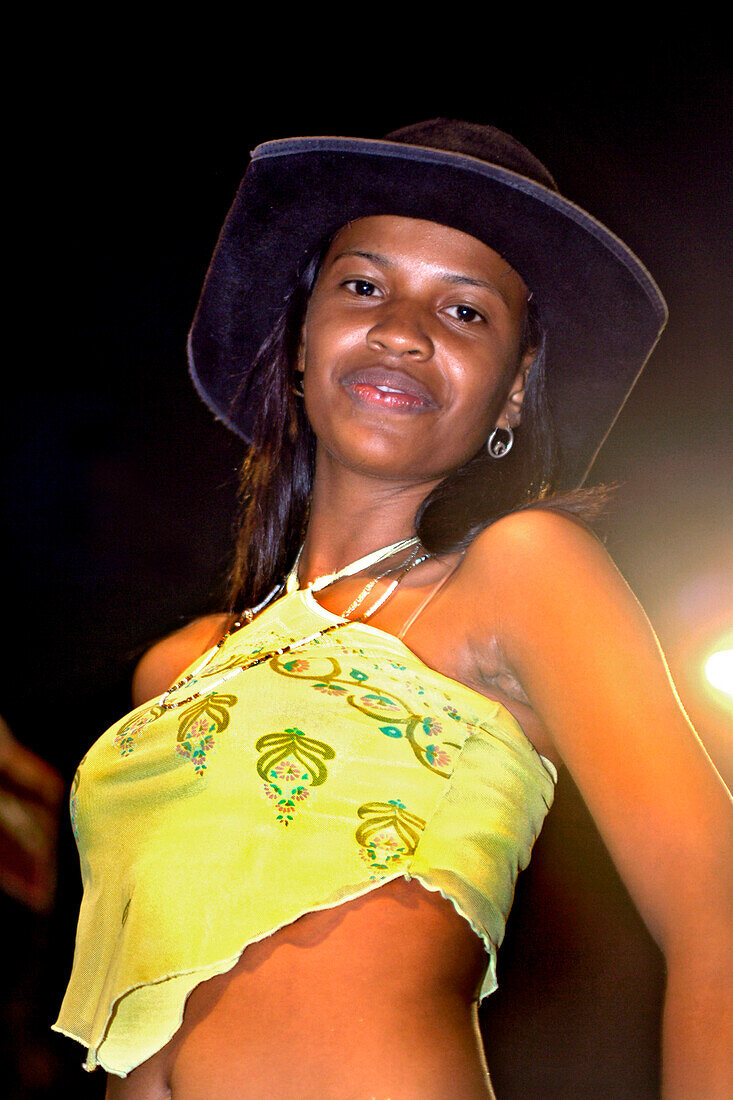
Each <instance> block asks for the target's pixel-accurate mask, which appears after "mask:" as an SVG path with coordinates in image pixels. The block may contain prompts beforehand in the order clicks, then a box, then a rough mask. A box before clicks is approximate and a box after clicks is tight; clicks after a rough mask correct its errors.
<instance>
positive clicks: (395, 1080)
mask: <svg viewBox="0 0 733 1100" xmlns="http://www.w3.org/2000/svg"><path fill="white" fill-rule="evenodd" d="M485 966H486V956H485V953H484V950H483V946H482V944H481V941H480V940H479V939H478V937H477V936H476V935H475V933H474V932H473V931H472V930H471V928H470V926H469V925H468V923H467V921H465V920H464V918H462V917H461V916H459V914H458V913H456V911H455V910H454V908H453V906H452V905H451V904H450V903H449V902H447V901H446V900H445V899H444V898H443V897H441V895H439V894H435V893H431V892H429V891H427V890H426V889H425V888H423V887H422V886H420V885H419V883H417V882H415V881H410V882H408V881H405V880H404V879H400V880H395V881H394V882H390V883H388V884H386V885H385V886H382V887H380V888H379V889H378V890H375V891H373V892H372V893H371V894H368V895H366V896H364V897H361V898H358V899H355V900H354V901H351V902H347V903H345V904H343V905H340V906H338V907H336V908H334V909H327V910H322V911H320V912H315V913H309V914H306V915H305V916H304V917H301V918H300V919H299V920H297V921H295V922H294V923H293V924H292V925H288V926H287V927H285V928H282V929H280V930H279V931H278V932H276V933H274V934H273V935H272V936H269V937H268V938H266V939H264V940H261V941H260V942H258V943H254V944H251V945H250V946H249V947H248V948H247V949H246V950H245V951H244V953H243V954H242V956H241V957H240V959H239V961H238V962H237V964H236V965H235V966H234V967H233V968H232V969H231V970H230V971H228V972H226V973H225V974H220V975H218V976H217V977H215V978H211V979H210V980H208V981H206V982H203V983H201V984H200V985H199V986H197V987H196V989H194V991H193V993H192V994H191V995H190V997H189V999H188V1002H187V1005H186V1010H185V1014H184V1019H183V1024H182V1026H181V1028H180V1030H179V1032H178V1033H177V1034H176V1035H175V1036H174V1038H173V1040H172V1041H171V1042H170V1043H169V1044H168V1046H167V1047H165V1048H164V1049H163V1050H161V1051H160V1052H159V1053H158V1054H157V1055H155V1056H154V1057H153V1058H152V1059H150V1060H149V1063H146V1064H144V1065H143V1066H141V1067H139V1069H138V1070H136V1071H134V1072H133V1074H131V1075H130V1078H128V1081H129V1087H134V1088H135V1089H137V1087H138V1085H139V1084H140V1081H141V1079H142V1078H143V1077H146V1078H147V1077H149V1078H150V1080H151V1081H152V1080H156V1081H157V1082H158V1087H159V1089H160V1090H161V1091H158V1092H156V1091H154V1090H153V1089H152V1087H151V1091H150V1092H149V1094H148V1093H147V1092H142V1093H139V1094H138V1092H137V1091H135V1092H134V1095H135V1096H138V1095H142V1096H145V1097H146V1100H147V1098H148V1095H149V1097H150V1100H153V1098H157V1097H158V1096H161V1097H162V1096H165V1095H167V1093H166V1092H165V1091H163V1090H164V1089H165V1088H168V1087H170V1089H171V1092H170V1095H171V1096H172V1097H173V1100H207V1098H208V1097H212V1098H213V1097H214V1096H217V1095H227V1096H231V1097H232V1098H235V1097H237V1096H239V1095H241V1096H242V1097H245V1096H246V1097H248V1098H250V1097H252V1098H254V1097H259V1096H262V1097H265V1096H267V1097H270V1096H272V1095H273V1091H272V1088H273V1080H276V1081H277V1083H278V1089H277V1091H280V1090H281V1089H283V1088H284V1089H285V1090H286V1091H287V1092H288V1094H289V1095H294V1096H298V1097H306V1096H310V1095H313V1096H319V1097H320V1098H322V1100H325V1098H327V1097H330V1096H333V1097H334V1098H335V1097H339V1100H341V1098H342V1097H343V1096H344V1095H351V1093H350V1092H347V1091H344V1090H345V1089H346V1087H347V1086H348V1087H350V1088H353V1089H354V1090H355V1091H354V1093H353V1094H354V1095H355V1096H356V1095H358V1096H359V1097H361V1096H364V1097H367V1096H371V1095H375V1096H380V1097H384V1096H395V1097H397V1096H399V1097H402V1096H405V1097H407V1096H412V1095H415V1096H420V1097H425V1098H428V1097H433V1096H434V1097H436V1100H437V1098H438V1097H443V1096H447V1095H455V1093H456V1085H455V1082H456V1074H458V1079H459V1081H460V1088H459V1089H458V1094H459V1095H461V1096H466V1097H473V1096H476V1097H481V1098H482V1100H483V1098H484V1097H488V1096H490V1095H491V1094H490V1093H489V1092H488V1091H487V1085H486V1070H485V1065H484V1063H483V1055H482V1049H481V1043H480V1038H479V1035H478V1026H477V1017H476V999H477V996H478V991H479V987H480V983H481V979H482V976H483V972H484V970H485ZM458 1051H460V1052H461V1053H460V1056H459V1055H458V1053H457V1052H458ZM446 1053H449V1054H450V1058H449V1061H448V1063H446V1059H445V1056H446ZM446 1075H447V1076H446ZM214 1082H216V1087H214ZM311 1086H313V1091H312V1093H311V1092H309V1091H308V1088H309V1087H311ZM217 1088H218V1089H219V1090H220V1091H219V1092H217ZM238 1089H239V1090H240V1091H237V1090H238ZM258 1089H259V1090H260V1091H258ZM209 1090H211V1091H209ZM319 1090H320V1091H319ZM329 1090H330V1091H329ZM410 1090H412V1091H410ZM430 1090H433V1091H430ZM441 1090H442V1091H441ZM119 1095H120V1096H121V1097H124V1096H125V1095H126V1093H125V1092H120V1093H119ZM129 1095H130V1096H132V1095H133V1092H130V1094H129Z"/></svg>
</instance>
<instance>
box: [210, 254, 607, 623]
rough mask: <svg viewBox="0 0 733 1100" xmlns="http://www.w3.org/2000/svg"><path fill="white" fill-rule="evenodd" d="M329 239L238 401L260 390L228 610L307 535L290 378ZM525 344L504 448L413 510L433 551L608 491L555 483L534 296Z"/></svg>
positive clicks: (302, 424) (287, 559) (304, 459)
mask: <svg viewBox="0 0 733 1100" xmlns="http://www.w3.org/2000/svg"><path fill="white" fill-rule="evenodd" d="M330 244H331V239H329V240H328V241H326V242H325V244H324V245H323V246H322V248H321V249H319V251H318V252H317V253H316V254H315V255H313V256H312V257H311V259H310V261H309V262H308V263H307V264H306V265H305V267H304V268H303V270H302V272H301V274H300V276H299V278H298V279H297V281H296V283H295V286H294V287H293V290H292V291H291V293H290V296H289V298H288V300H287V302H286V304H285V306H284V308H283V309H282V311H281V313H280V315H279V317H278V319H277V321H276V323H275V325H274V327H273V329H272V331H271V333H270V335H269V336H268V338H267V339H266V340H265V342H264V343H263V344H262V347H261V348H260V350H259V352H258V354H257V358H256V359H255V362H254V364H253V367H252V370H251V371H250V372H248V375H247V377H246V380H245V381H244V383H243V385H242V387H241V388H240V391H239V392H238V394H237V398H236V400H235V404H236V403H239V402H242V403H244V404H247V402H248V401H249V400H254V399H256V400H257V401H258V403H259V404H260V407H261V412H260V415H259V416H258V418H257V424H256V428H255V432H254V434H253V438H252V443H251V446H250V448H249V450H248V453H247V456H246V458H245V460H244V463H243V466H242V470H241V481H240V504H241V518H240V524H239V530H238V533H237V544H236V554H235V559H234V564H233V568H232V573H231V577H230V586H229V592H230V609H231V610H232V611H234V610H239V609H240V608H242V607H255V606H256V605H257V604H258V603H260V602H261V601H262V600H263V599H264V598H265V597H266V595H267V594H268V593H269V592H270V591H271V590H272V589H273V587H275V586H276V585H277V584H279V583H280V582H281V581H282V580H283V578H284V577H285V576H286V574H287V572H288V570H289V569H290V568H291V567H292V564H293V562H294V561H295V557H296V554H297V552H298V548H299V546H300V544H301V542H302V540H303V537H304V535H305V528H306V524H307V522H308V514H309V506H310V494H311V488H312V484H313V471H314V463H315V449H316V441H315V435H314V433H313V429H312V428H311V426H310V424H309V422H308V418H307V417H306V414H305V408H304V404H303V400H302V398H299V397H297V396H296V395H295V393H294V390H293V387H294V384H295V377H296V376H295V364H296V362H297V358H298V351H299V346H300V340H301V333H302V329H303V322H304V320H305V314H306V310H307V308H308V302H309V299H310V295H311V292H312V290H313V287H314V286H315V283H316V279H317V278H318V273H319V271H320V267H321V264H322V262H323V260H324V258H325V256H326V253H327V251H328V249H329V247H330ZM529 348H536V349H537V354H536V355H535V359H534V361H533V363H532V367H531V370H530V372H529V375H528V381H527V390H526V393H525V397H524V402H523V405H522V422H521V425H520V426H519V427H518V428H516V429H515V435H516V441H515V444H514V446H513V448H512V450H511V451H510V453H509V454H508V455H507V456H505V457H504V458H502V459H500V460H496V459H493V458H491V457H490V456H489V454H488V452H487V450H486V448H485V447H482V448H481V451H480V452H479V453H478V454H477V455H475V456H474V457H473V458H472V459H470V461H469V462H467V463H466V464H465V465H464V466H462V467H461V468H460V469H458V470H455V471H453V472H452V473H451V474H449V475H448V476H447V477H445V478H444V479H443V480H442V481H441V482H440V483H439V484H438V485H437V486H436V487H435V488H434V489H433V490H432V492H430V493H429V494H428V496H427V497H426V498H425V500H424V501H423V502H422V504H421V505H420V507H419V509H418V511H417V514H416V516H415V531H416V533H417V535H418V536H419V537H420V541H421V543H422V544H423V546H424V547H425V549H426V550H428V551H430V552H431V553H435V554H447V553H450V552H452V551H456V550H462V549H465V547H467V546H468V545H469V544H470V543H471V542H472V540H473V539H474V538H475V537H476V535H478V534H479V533H480V532H481V531H483V530H484V529H485V528H486V527H488V526H489V525H490V524H491V523H493V522H494V521H495V520H497V519H499V518H500V517H501V516H504V515H507V514H508V513H509V512H514V511H518V510H520V509H524V508H530V507H534V508H537V507H543V508H553V509H559V510H562V511H565V512H568V513H570V514H572V515H573V516H574V517H575V518H577V519H579V520H580V521H581V522H583V523H590V522H592V521H593V520H594V519H595V518H596V517H597V515H598V514H599V513H600V512H601V510H602V509H603V506H604V504H605V501H606V498H607V496H608V491H607V490H606V489H604V488H603V487H601V488H594V489H577V490H574V491H572V492H564V493H557V492H556V491H555V490H556V487H557V468H558V458H559V456H558V449H557V444H556V433H555V429H554V425H553V423H552V418H551V415H550V409H549V405H548V402H547V396H546V362H545V339H544V333H543V330H542V325H541V318H540V315H539V312H538V309H537V305H536V303H535V301H534V299H533V298H532V297H530V300H529V303H528V306H527V311H526V314H525V321H524V327H523V331H522V334H521V338H520V348H519V356H518V359H521V357H522V356H523V355H524V354H525V352H526V351H527V350H528V349H529ZM255 395H256V396H255Z"/></svg>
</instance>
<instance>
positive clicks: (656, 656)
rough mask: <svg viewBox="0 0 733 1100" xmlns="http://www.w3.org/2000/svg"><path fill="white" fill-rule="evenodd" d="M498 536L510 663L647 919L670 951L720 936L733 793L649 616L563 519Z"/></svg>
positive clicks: (535, 519) (525, 516) (496, 572)
mask: <svg viewBox="0 0 733 1100" xmlns="http://www.w3.org/2000/svg"><path fill="white" fill-rule="evenodd" d="M509 520H511V521H512V522H509ZM487 534H488V533H487ZM499 539H501V544H502V545H501V554H496V550H497V546H496V545H494V546H493V547H492V550H493V554H492V561H493V562H494V563H496V562H497V561H498V562H499V563H500V564H499V565H498V566H497V565H496V564H493V565H492V582H493V583H494V585H495V586H496V588H497V590H498V592H500V593H501V596H500V598H499V603H498V604H497V610H496V613H497V614H500V615H501V616H502V620H501V624H500V630H501V637H502V644H503V647H504V652H505V656H506V658H507V660H508V662H509V663H510V665H511V667H512V668H513V669H514V670H515V671H516V674H517V676H518V678H519V679H520V681H521V683H522V685H523V687H524V689H525V690H526V692H527V695H528V697H529V699H530V701H531V703H532V706H533V707H534V708H535V709H536V710H537V712H538V713H539V715H540V718H541V720H542V721H543V723H544V725H545V727H546V729H547V731H548V733H549V735H550V737H551V739H552V742H553V744H554V746H555V748H556V750H557V753H558V754H559V756H560V757H561V759H562V760H563V762H564V763H565V764H566V765H567V767H568V769H569V771H570V772H571V774H572V776H573V778H574V780H575V782H576V783H577V785H578V788H579V789H580V791H581V794H582V795H583V798H584V800H585V802H586V804H587V806H588V808H589V810H590V812H591V814H592V816H593V818H594V820H595V822H596V824H597V826H598V828H599V830H600V832H601V834H602V836H603V838H604V840H605V842H606V844H607V846H608V849H609V851H610V853H611V856H612V857H613V859H614V861H615V863H616V864H617V866H618V868H619V870H620V872H621V874H622V877H623V878H624V881H625V883H626V885H627V887H628V889H629V891H630V892H631V894H632V896H633V897H634V900H635V901H636V904H637V905H638V907H639V909H640V911H641V913H642V916H643V917H644V918H645V920H646V922H647V924H648V925H649V927H650V930H651V931H652V933H653V934H654V935H655V937H656V938H657V940H658V941H659V942H660V943H661V944H662V946H663V947H664V948H665V950H666V951H668V952H669V951H673V950H674V948H675V945H676V944H677V943H678V942H680V937H682V939H684V938H685V937H686V936H688V935H689V932H690V930H691V929H695V928H696V927H697V928H698V930H701V928H702V925H701V922H703V924H704V927H705V932H706V934H708V933H709V932H710V928H711V923H712V924H714V925H716V934H717V933H719V934H720V936H722V935H723V934H724V932H723V928H722V924H723V923H725V922H726V921H727V920H729V915H730V911H731V910H730V906H731V905H733V882H732V881H731V867H730V851H731V840H733V810H732V807H731V801H730V796H729V795H728V792H727V791H726V788H725V786H724V784H723V783H722V781H721V780H720V777H719V776H718V774H717V772H716V771H715V769H714V768H713V766H712V764H711V763H710V760H709V758H708V756H707V754H706V752H705V750H704V748H703V746H702V744H701V742H700V740H699V739H698V738H697V736H696V734H695V732H694V731H693V730H692V728H691V726H690V724H689V722H688V720H687V718H686V715H685V714H684V711H683V710H682V707H681V705H680V703H679V700H678V698H677V696H676V693H675V691H674V688H673V686H672V683H671V680H670V678H669V674H668V671H667V667H666V664H665V662H664V658H663V656H662V653H661V651H660V649H659V645H658V643H657V640H656V638H655V636H654V632H653V631H652V629H651V626H650V624H649V622H648V620H647V619H646V616H645V615H644V613H643V611H642V609H641V607H640V606H639V604H638V602H637V601H636V599H635V597H634V596H633V594H632V593H631V591H630V590H629V588H628V586H627V585H626V583H625V582H624V580H623V579H622V577H621V576H620V574H619V573H618V571H617V570H616V569H615V567H614V566H613V564H612V562H611V561H610V559H609V557H608V555H607V554H606V552H605V550H604V549H603V547H602V546H601V545H600V543H598V542H597V541H596V540H595V539H594V538H593V536H591V535H590V534H589V533H588V532H586V531H584V530H583V529H582V528H581V527H579V526H578V525H577V524H574V523H570V522H568V521H567V520H566V519H565V518H564V517H562V516H561V515H557V514H554V513H551V512H543V511H539V510H538V511H535V512H526V513H520V514H517V515H515V516H513V517H508V520H507V521H506V522H505V523H504V530H503V531H499V530H498V524H497V531H496V539H495V541H498V540H499ZM487 542H488V540H487ZM485 550H486V551H487V552H488V551H489V547H488V546H487V547H485ZM687 942H688V945H689V939H688V940H687Z"/></svg>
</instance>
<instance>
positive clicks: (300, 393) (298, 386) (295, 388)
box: [290, 370, 305, 397]
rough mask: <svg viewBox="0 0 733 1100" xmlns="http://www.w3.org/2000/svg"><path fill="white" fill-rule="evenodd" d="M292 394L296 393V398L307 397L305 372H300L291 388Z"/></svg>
mask: <svg viewBox="0 0 733 1100" xmlns="http://www.w3.org/2000/svg"><path fill="white" fill-rule="evenodd" d="M290 391H291V393H294V394H295V396H296V397H305V390H304V389H303V372H302V371H300V370H299V371H298V372H297V377H296V379H295V382H294V383H293V385H292V386H291V387H290Z"/></svg>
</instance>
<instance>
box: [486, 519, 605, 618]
mask: <svg viewBox="0 0 733 1100" xmlns="http://www.w3.org/2000/svg"><path fill="white" fill-rule="evenodd" d="M465 564H466V573H467V574H469V575H470V577H471V579H472V580H474V581H476V582H480V580H481V579H482V578H484V579H485V580H490V581H491V582H492V584H494V585H496V584H499V585H501V586H502V587H504V586H509V589H510V594H511V591H512V590H514V589H515V586H516V595H517V597H519V596H521V595H524V596H525V597H530V596H531V597H532V598H535V597H536V595H537V592H538V591H540V590H543V589H546V587H547V585H548V584H550V585H551V586H555V585H557V586H559V587H560V588H567V587H569V586H572V585H573V584H574V583H577V584H583V583H588V581H589V580H590V579H591V578H595V580H596V581H597V582H598V583H601V584H603V583H605V584H615V583H622V584H623V582H622V581H621V577H620V574H619V573H618V570H617V569H616V567H615V565H614V564H613V562H612V560H611V558H610V556H609V554H608V552H607V551H606V549H605V547H604V546H603V544H602V543H601V541H600V540H599V539H598V538H597V536H596V535H595V534H594V533H593V532H592V531H591V530H590V529H589V528H588V527H587V526H586V525H585V524H584V523H582V522H581V521H579V520H577V519H575V517H574V516H573V515H571V514H570V513H568V512H562V511H559V510H553V509H550V508H527V509H524V510H523V511H520V512H512V513H510V514H509V515H507V516H503V517H502V518H501V519H500V520H497V521H496V522H495V523H493V524H492V525H491V526H490V527H488V528H487V529H486V530H485V531H483V532H482V533H481V534H480V535H479V536H478V537H477V538H476V539H475V540H474V542H473V543H472V544H471V546H470V547H469V549H468V552H467V554H466V563H465ZM502 582H503V584H502ZM504 595H506V592H505V593H504Z"/></svg>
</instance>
